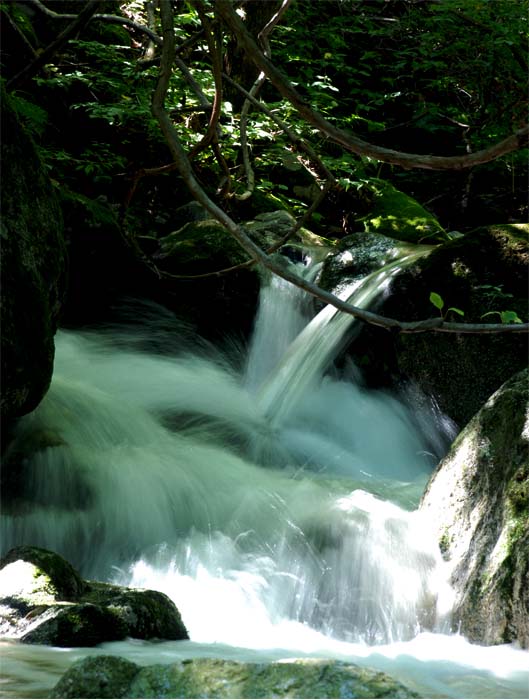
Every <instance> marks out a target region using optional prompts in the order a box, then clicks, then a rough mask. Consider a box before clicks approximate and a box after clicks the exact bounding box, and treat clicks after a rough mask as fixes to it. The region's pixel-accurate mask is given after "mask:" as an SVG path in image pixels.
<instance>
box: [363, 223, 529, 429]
mask: <svg viewBox="0 0 529 700" xmlns="http://www.w3.org/2000/svg"><path fill="white" fill-rule="evenodd" d="M528 229H529V227H527V226H525V227H524V226H523V225H506V226H491V227H487V228H481V229H478V230H476V231H474V232H472V233H469V234H467V235H465V236H464V237H461V238H457V239H455V240H452V241H450V242H449V243H446V244H443V245H441V246H439V247H438V248H437V249H435V250H434V251H433V253H431V254H430V255H429V257H428V258H424V259H421V260H419V261H418V262H417V263H415V264H414V265H413V266H412V267H410V268H408V269H407V270H405V271H404V272H402V273H401V274H400V275H399V276H398V277H396V278H395V280H394V281H393V282H392V285H391V289H390V293H389V294H388V295H387V297H386V298H385V300H384V302H383V303H382V304H381V306H380V307H379V309H378V313H380V314H382V315H384V316H388V317H392V318H397V319H401V320H404V321H416V320H419V319H424V318H428V317H433V316H435V315H436V314H438V313H439V312H438V311H436V309H435V308H434V306H433V305H432V304H431V302H430V300H429V299H430V293H431V292H436V293H437V294H439V295H440V296H441V297H442V299H443V300H444V304H445V305H444V310H446V309H448V308H449V307H451V306H453V307H456V308H458V309H461V310H462V311H464V314H465V316H464V318H461V317H460V316H459V315H457V314H456V313H455V312H451V311H448V312H447V318H448V320H457V321H463V320H464V321H466V322H471V323H485V322H499V313H497V314H493V315H492V316H486V317H485V318H482V317H483V315H484V314H486V313H488V312H491V311H495V312H500V311H504V310H512V311H514V312H516V313H517V314H518V316H519V317H520V318H521V319H522V320H523V321H526V320H527V318H528V308H527V269H528V262H529V245H528V242H527V236H526V234H525V235H524V231H527V230H528ZM351 352H352V355H353V357H354V358H355V360H356V361H357V362H358V363H359V364H362V365H363V367H364V369H365V371H366V376H367V380H368V382H369V383H373V384H375V385H377V384H380V383H382V384H383V383H386V384H390V383H391V382H392V381H394V379H395V378H402V377H403V376H404V377H405V378H407V379H410V380H412V381H413V382H414V383H415V384H416V385H418V386H419V387H420V388H421V389H422V391H423V392H424V393H426V394H428V395H431V396H434V397H435V398H436V400H437V402H438V404H439V408H440V409H441V411H442V412H443V413H445V414H447V415H448V416H449V417H450V418H451V419H452V420H454V421H455V422H456V423H457V424H458V425H459V426H463V425H465V424H466V423H468V421H469V420H470V419H471V418H472V416H473V415H474V414H475V413H476V412H477V411H478V410H479V408H480V407H481V406H482V405H483V403H485V401H486V400H487V399H488V397H489V396H490V395H491V394H492V393H493V392H494V391H496V389H498V388H499V387H500V386H501V384H503V382H505V381H506V380H507V379H508V378H509V377H510V376H512V374H513V372H516V371H518V370H521V369H522V368H524V367H525V366H526V365H527V337H526V335H525V334H515V335H512V334H509V335H502V334H486V335H462V334H461V335H456V334H451V333H419V334H400V335H392V334H389V333H388V332H387V331H386V330H383V329H378V328H374V327H368V326H365V327H364V329H363V331H362V333H361V334H360V336H359V337H358V339H357V341H356V342H355V345H354V347H353V348H352V349H351Z"/></svg>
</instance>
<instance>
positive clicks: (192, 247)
mask: <svg viewBox="0 0 529 700" xmlns="http://www.w3.org/2000/svg"><path fill="white" fill-rule="evenodd" d="M157 257H158V258H159V259H161V260H164V261H167V262H170V263H171V265H170V266H168V265H167V266H166V265H164V267H167V268H168V269H170V270H171V271H172V272H175V273H180V274H190V275H191V274H197V275H198V274H203V273H208V272H215V271H217V270H221V269H223V268H225V267H231V266H233V265H239V264H240V263H243V262H244V261H245V260H247V259H248V255H247V254H246V253H245V251H244V250H243V249H242V248H241V247H240V246H239V244H238V243H237V241H236V240H235V239H234V238H233V237H232V236H231V235H230V233H229V232H228V231H227V230H226V229H225V228H224V226H222V225H221V224H219V223H218V222H217V221H215V220H213V219H206V220H203V221H190V222H188V223H186V224H184V226H182V228H180V229H179V230H178V231H174V232H173V233H170V234H168V235H167V236H164V238H162V239H161V240H160V251H159V254H158V256H157Z"/></svg>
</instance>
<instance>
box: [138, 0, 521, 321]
mask: <svg viewBox="0 0 529 700" xmlns="http://www.w3.org/2000/svg"><path fill="white" fill-rule="evenodd" d="M160 10H161V16H162V28H163V50H162V58H161V62H160V73H159V76H158V82H157V85H156V89H155V91H154V94H153V100H152V113H153V116H154V117H155V118H156V119H157V120H158V123H159V125H160V129H161V130H162V133H163V134H164V136H165V139H166V141H167V145H168V147H169V150H170V151H171V154H172V156H173V158H174V161H175V163H176V164H177V167H178V170H179V171H180V174H181V176H182V178H183V179H184V181H185V183H186V185H187V186H188V188H189V191H190V192H191V194H192V195H193V197H194V198H195V199H196V200H197V201H198V202H199V203H200V204H202V206H203V207H204V208H205V209H206V210H207V211H208V212H209V213H210V214H211V215H212V217H213V218H215V219H217V221H218V222H219V223H221V224H222V225H223V226H224V227H225V228H226V229H227V230H228V232H229V233H230V234H231V235H232V236H233V237H234V238H235V240H236V241H238V243H239V245H240V246H241V248H243V249H244V250H246V251H247V253H248V254H249V255H250V256H251V257H252V258H253V259H254V260H255V261H256V262H257V263H259V264H261V265H263V266H264V267H266V268H267V269H269V270H270V271H271V272H273V273H274V274H276V275H278V276H279V277H282V278H283V279H285V280H286V281H287V282H291V283H292V284H294V285H296V286H297V287H300V288H301V289H303V290H305V291H306V292H308V293H309V294H312V296H315V297H317V298H318V299H320V300H322V301H324V302H325V303H327V304H331V305H332V306H334V307H335V308H337V309H338V310H340V311H344V312H345V313H348V314H351V315H352V316H355V317H356V318H359V319H360V320H362V321H365V322H367V323H371V324H374V325H376V326H382V327H383V328H389V329H395V330H397V331H400V332H402V333H422V332H425V331H437V332H442V333H522V332H528V331H529V324H528V323H525V324H492V323H491V324H465V323H447V322H446V321H444V320H443V319H442V318H428V319H425V320H423V321H417V322H413V323H409V322H404V321H398V320H396V319H392V318H386V317H385V316H380V315H379V314H375V313H373V312H371V311H367V310H365V309H360V308H358V307H356V306H353V305H352V304H349V303H347V302H345V301H342V300H341V299H339V298H338V297H336V296H334V294H331V293H330V292H326V291H325V290H323V289H321V288H320V287H318V286H317V285H316V284H314V283H312V282H309V281H307V280H304V279H302V278H301V277H299V276H298V275H297V274H295V273H294V272H292V271H291V270H289V269H287V268H284V267H282V266H281V265H280V264H279V263H277V262H275V261H274V260H273V259H271V258H269V257H268V256H267V255H266V254H265V253H264V252H263V251H262V250H261V249H260V248H259V247H258V246H257V245H255V243H254V242H253V241H252V240H251V238H249V236H248V235H247V234H246V232H245V231H244V229H243V228H242V227H241V226H238V225H237V224H236V223H235V222H234V221H233V220H232V219H231V217H229V216H228V215H227V214H226V212H224V211H223V210H222V209H220V207H218V206H217V205H216V204H215V203H214V202H213V201H212V200H211V199H210V198H209V197H208V196H207V194H206V193H205V192H204V190H203V189H202V187H201V186H200V185H199V183H198V181H197V179H196V178H195V176H194V174H193V171H192V169H191V164H190V162H189V160H188V158H187V156H186V154H185V152H184V149H183V148H182V145H181V144H180V140H179V139H178V135H177V133H176V131H175V129H174V127H173V124H172V122H171V120H170V118H169V115H168V113H167V111H166V109H165V106H164V101H165V95H166V93H167V89H168V87H169V80H170V77H171V66H172V64H173V61H174V52H175V42H174V30H173V13H172V9H171V0H160Z"/></svg>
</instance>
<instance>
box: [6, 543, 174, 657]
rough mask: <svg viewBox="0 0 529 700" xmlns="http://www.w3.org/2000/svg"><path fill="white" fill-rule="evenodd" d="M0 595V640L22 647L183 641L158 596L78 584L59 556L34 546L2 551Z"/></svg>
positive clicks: (167, 607) (166, 601) (168, 608)
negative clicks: (132, 639) (128, 640)
mask: <svg viewBox="0 0 529 700" xmlns="http://www.w3.org/2000/svg"><path fill="white" fill-rule="evenodd" d="M0 592H1V593H0V595H1V597H0V635H3V636H6V637H10V638H14V639H18V640H20V641H22V642H26V643H28V644H51V645H54V646H66V647H71V646H94V645H96V644H100V643H101V642H105V641H114V640H117V639H124V638H125V637H136V638H138V639H153V638H158V639H187V632H186V629H185V627H184V625H183V623H182V620H181V618H180V614H179V612H178V610H177V609H176V607H175V605H174V603H173V602H172V601H171V600H170V599H169V598H168V597H167V596H166V595H164V594H163V593H159V592H158V591H143V590H133V589H129V588H125V587H123V586H112V585H110V584H106V583H98V582H95V581H83V580H82V579H81V577H80V576H79V574H78V573H77V572H76V571H75V569H73V568H72V567H71V566H70V564H68V562H66V561H65V560H64V559H62V557H60V556H59V555H57V554H54V553H53V552H49V551H47V550H43V549H39V548H37V547H18V548H16V549H13V550H11V551H10V552H8V554H7V555H6V557H4V559H3V560H2V561H1V562H0Z"/></svg>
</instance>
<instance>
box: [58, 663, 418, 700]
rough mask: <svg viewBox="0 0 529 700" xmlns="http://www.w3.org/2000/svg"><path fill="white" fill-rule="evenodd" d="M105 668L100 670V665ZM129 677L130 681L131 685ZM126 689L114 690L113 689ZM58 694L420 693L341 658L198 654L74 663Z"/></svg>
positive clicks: (311, 695)
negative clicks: (244, 658)
mask: <svg viewBox="0 0 529 700" xmlns="http://www.w3.org/2000/svg"><path fill="white" fill-rule="evenodd" d="M99 668H100V669H101V671H100V672H99V671H98V669H99ZM127 683H128V685H127ZM117 691H120V693H121V694H114V695H113V694H111V693H112V692H115V693H117ZM51 697H53V698H95V697H97V698H110V697H116V698H117V697H126V698H198V697H200V698H415V697H419V696H418V695H416V694H415V693H414V692H412V691H411V690H410V689H408V688H406V687H405V686H403V685H402V684H401V683H399V682H398V681H396V680H394V679H392V678H391V677H389V676H387V675H386V674H385V673H381V672H379V671H374V670H372V669H369V668H363V667H360V666H356V665H354V664H347V663H343V662H340V661H319V660H297V661H291V662H280V663H239V662H236V661H224V660H220V659H193V660H186V661H180V662H177V663H173V664H170V665H167V666H162V665H156V666H147V667H143V668H140V667H139V666H135V665H134V664H131V665H126V664H125V663H124V659H120V658H119V657H101V656H98V657H91V658H88V659H84V660H83V661H80V662H78V663H76V664H74V665H73V666H72V668H70V669H69V670H68V671H67V672H66V673H65V675H64V676H63V677H62V678H61V680H60V681H59V683H58V684H57V685H56V687H55V689H54V690H53V692H52V695H51Z"/></svg>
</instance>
